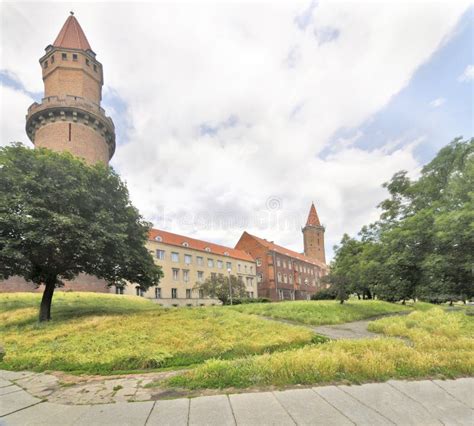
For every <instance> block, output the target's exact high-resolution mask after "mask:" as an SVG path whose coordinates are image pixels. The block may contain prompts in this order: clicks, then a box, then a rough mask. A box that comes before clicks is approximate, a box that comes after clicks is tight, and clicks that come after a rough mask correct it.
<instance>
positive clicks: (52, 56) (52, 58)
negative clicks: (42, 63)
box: [51, 55, 54, 64]
mask: <svg viewBox="0 0 474 426" xmlns="http://www.w3.org/2000/svg"><path fill="white" fill-rule="evenodd" d="M51 63H52V64H54V55H51Z"/></svg>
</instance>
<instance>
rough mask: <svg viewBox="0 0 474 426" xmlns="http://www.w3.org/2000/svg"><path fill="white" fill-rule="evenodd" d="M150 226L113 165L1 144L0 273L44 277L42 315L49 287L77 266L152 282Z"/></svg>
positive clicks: (115, 279) (156, 272)
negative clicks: (87, 162)
mask: <svg viewBox="0 0 474 426" xmlns="http://www.w3.org/2000/svg"><path fill="white" fill-rule="evenodd" d="M149 226H150V225H149V224H148V223H147V222H145V221H144V220H143V219H142V217H141V216H140V215H139V213H138V211H137V210H136V209H135V208H134V207H133V206H132V204H131V203H130V200H129V195H128V191H127V188H126V186H125V184H124V183H123V182H122V181H121V180H120V178H119V176H118V175H117V174H116V173H115V172H114V171H113V169H111V168H109V167H106V166H104V165H102V164H97V165H95V166H93V167H90V166H88V165H86V164H85V163H83V162H82V161H80V160H79V159H77V158H74V157H73V156H71V155H70V154H68V153H55V152H52V151H50V150H47V149H34V150H32V149H27V148H25V147H23V146H22V145H20V144H16V145H12V146H5V147H2V148H0V277H2V278H8V277H10V276H13V275H19V276H22V277H23V278H25V279H26V280H28V281H32V282H33V283H35V284H36V285H41V284H45V287H46V290H47V291H45V296H47V297H46V298H49V307H48V311H47V312H44V314H45V315H46V317H45V318H42V319H49V310H50V302H51V298H52V294H53V291H54V287H57V286H61V285H62V281H63V280H70V279H73V278H75V277H76V276H77V275H78V274H79V273H86V274H90V275H95V276H97V277H99V278H103V279H105V280H106V281H107V282H109V283H111V284H116V283H123V282H124V281H125V280H126V281H129V282H133V283H138V284H139V285H141V286H142V287H143V288H148V287H150V286H152V285H155V284H157V283H158V282H159V279H160V277H161V276H162V272H161V269H160V268H159V267H158V266H156V265H155V264H154V262H153V259H152V257H151V255H150V254H149V253H148V250H147V249H146V248H145V242H146V240H147V234H148V230H149ZM0 285H1V283H0ZM43 301H45V298H43ZM42 308H43V303H42ZM40 318H41V316H40Z"/></svg>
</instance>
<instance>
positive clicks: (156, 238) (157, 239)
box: [155, 235, 163, 242]
mask: <svg viewBox="0 0 474 426" xmlns="http://www.w3.org/2000/svg"><path fill="white" fill-rule="evenodd" d="M155 241H159V242H160V241H163V238H161V237H160V236H159V235H157V236H156V237H155Z"/></svg>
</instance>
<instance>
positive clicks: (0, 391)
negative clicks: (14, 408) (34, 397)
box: [0, 385, 22, 396]
mask: <svg viewBox="0 0 474 426" xmlns="http://www.w3.org/2000/svg"><path fill="white" fill-rule="evenodd" d="M21 390H22V389H21V388H20V386H17V385H10V386H5V387H3V388H0V396H1V395H6V394H7V393H12V392H18V391H21Z"/></svg>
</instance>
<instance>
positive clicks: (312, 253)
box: [302, 203, 326, 263]
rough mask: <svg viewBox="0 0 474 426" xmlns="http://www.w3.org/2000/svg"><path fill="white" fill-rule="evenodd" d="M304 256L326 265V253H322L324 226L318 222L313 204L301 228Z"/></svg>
mask: <svg viewBox="0 0 474 426" xmlns="http://www.w3.org/2000/svg"><path fill="white" fill-rule="evenodd" d="M302 231H303V240H304V254H305V256H308V257H311V258H312V259H316V260H319V261H320V262H323V263H326V253H325V251H324V231H325V229H324V226H322V225H321V222H320V221H319V217H318V213H317V212H316V207H314V203H312V204H311V208H310V209H309V215H308V220H307V221H306V226H305V227H304V228H303V230H302Z"/></svg>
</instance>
